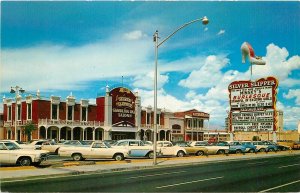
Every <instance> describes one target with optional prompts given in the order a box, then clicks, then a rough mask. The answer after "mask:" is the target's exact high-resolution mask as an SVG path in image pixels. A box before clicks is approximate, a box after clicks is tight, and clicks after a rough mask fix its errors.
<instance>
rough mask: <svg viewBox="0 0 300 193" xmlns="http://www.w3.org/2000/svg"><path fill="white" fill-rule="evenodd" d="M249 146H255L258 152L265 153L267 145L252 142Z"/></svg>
mask: <svg viewBox="0 0 300 193" xmlns="http://www.w3.org/2000/svg"><path fill="white" fill-rule="evenodd" d="M250 143H251V144H253V145H255V147H256V149H257V151H258V152H267V151H268V145H266V144H264V143H263V142H262V141H252V142H250Z"/></svg>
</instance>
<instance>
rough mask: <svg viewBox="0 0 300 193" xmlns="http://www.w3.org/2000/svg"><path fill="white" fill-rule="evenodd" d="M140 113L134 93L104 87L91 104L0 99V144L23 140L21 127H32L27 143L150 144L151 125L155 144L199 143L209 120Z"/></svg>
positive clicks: (71, 99) (57, 99) (203, 115)
mask: <svg viewBox="0 0 300 193" xmlns="http://www.w3.org/2000/svg"><path fill="white" fill-rule="evenodd" d="M153 111H154V110H153V108H152V107H151V106H149V107H142V106H141V98H140V97H139V96H138V93H133V92H132V91H131V90H129V89H128V88H125V87H117V88H114V89H112V90H110V89H109V87H108V86H107V87H106V92H105V96H100V97H97V98H96V104H90V102H89V100H86V99H81V100H80V101H79V102H76V98H75V96H72V94H70V96H68V97H67V98H66V99H65V100H63V99H61V97H58V96H51V97H50V98H49V99H42V98H41V97H39V94H38V95H37V96H36V97H33V96H26V97H25V98H22V97H21V96H17V97H16V100H12V99H9V98H4V99H3V138H4V139H17V140H20V141H26V140H28V139H27V138H26V136H25V132H24V127H25V126H26V124H33V125H34V126H35V128H36V129H35V130H34V131H33V132H32V139H56V140H119V139H142V140H149V141H152V140H153V134H154V124H153V123H154V119H155V118H156V119H157V128H158V131H157V139H158V140H168V141H169V140H173V141H181V140H188V141H189V140H203V132H204V130H205V129H207V125H208V121H209V114H207V113H204V112H199V111H197V110H195V109H192V110H190V111H185V112H168V111H166V110H162V109H158V110H157V115H156V116H154V112H153Z"/></svg>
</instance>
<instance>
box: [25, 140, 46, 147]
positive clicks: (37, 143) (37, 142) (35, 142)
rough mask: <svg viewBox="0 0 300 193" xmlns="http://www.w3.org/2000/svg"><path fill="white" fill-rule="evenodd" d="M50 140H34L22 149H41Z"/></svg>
mask: <svg viewBox="0 0 300 193" xmlns="http://www.w3.org/2000/svg"><path fill="white" fill-rule="evenodd" d="M47 141H49V140H33V141H31V142H30V143H27V144H24V145H22V146H21V147H22V148H23V149H41V148H42V144H43V143H45V142H47Z"/></svg>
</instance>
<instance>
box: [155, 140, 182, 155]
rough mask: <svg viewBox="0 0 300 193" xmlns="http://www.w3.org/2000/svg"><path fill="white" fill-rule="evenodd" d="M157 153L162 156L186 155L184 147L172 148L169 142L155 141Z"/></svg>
mask: <svg viewBox="0 0 300 193" xmlns="http://www.w3.org/2000/svg"><path fill="white" fill-rule="evenodd" d="M157 151H159V152H160V154H161V155H163V156H164V155H168V156H177V157H183V156H184V155H186V154H187V153H186V150H185V148H184V147H180V146H174V145H173V144H172V143H171V142H170V141H157Z"/></svg>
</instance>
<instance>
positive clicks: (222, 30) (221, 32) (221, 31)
mask: <svg viewBox="0 0 300 193" xmlns="http://www.w3.org/2000/svg"><path fill="white" fill-rule="evenodd" d="M223 34H225V30H224V29H221V30H220V31H219V32H218V34H217V35H218V36H220V35H223Z"/></svg>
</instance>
